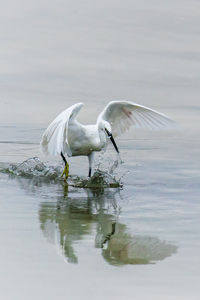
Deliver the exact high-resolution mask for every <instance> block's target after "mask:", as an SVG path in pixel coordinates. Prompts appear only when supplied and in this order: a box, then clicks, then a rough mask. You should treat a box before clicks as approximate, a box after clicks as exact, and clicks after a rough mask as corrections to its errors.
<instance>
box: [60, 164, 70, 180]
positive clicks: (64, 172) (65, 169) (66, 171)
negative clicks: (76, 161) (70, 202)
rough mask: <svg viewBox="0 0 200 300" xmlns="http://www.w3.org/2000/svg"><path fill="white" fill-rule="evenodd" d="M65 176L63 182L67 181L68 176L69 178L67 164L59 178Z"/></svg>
mask: <svg viewBox="0 0 200 300" xmlns="http://www.w3.org/2000/svg"><path fill="white" fill-rule="evenodd" d="M64 175H65V180H67V178H68V176H69V164H68V163H66V165H65V168H64V171H63V172H62V175H61V177H63V176H64Z"/></svg>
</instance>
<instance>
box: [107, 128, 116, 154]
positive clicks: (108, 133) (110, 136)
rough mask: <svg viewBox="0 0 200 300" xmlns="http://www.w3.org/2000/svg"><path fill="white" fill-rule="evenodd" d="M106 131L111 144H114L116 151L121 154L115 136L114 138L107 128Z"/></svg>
mask: <svg viewBox="0 0 200 300" xmlns="http://www.w3.org/2000/svg"><path fill="white" fill-rule="evenodd" d="M105 131H106V133H107V135H108V136H109V138H110V140H111V142H112V143H113V146H114V147H115V150H116V151H117V153H118V154H119V149H118V148H117V145H116V143H115V140H114V138H113V136H112V133H111V132H109V131H108V130H107V129H106V128H105Z"/></svg>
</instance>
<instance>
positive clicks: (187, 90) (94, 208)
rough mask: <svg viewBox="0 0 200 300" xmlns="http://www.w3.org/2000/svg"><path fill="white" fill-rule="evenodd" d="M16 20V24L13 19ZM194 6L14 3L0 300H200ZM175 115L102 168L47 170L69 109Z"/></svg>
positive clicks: (2, 34)
mask: <svg viewBox="0 0 200 300" xmlns="http://www.w3.org/2000/svg"><path fill="white" fill-rule="evenodd" d="M10 7H12V10H11V9H10ZM199 8H200V7H199V3H198V2H197V1H193V0H192V1H190V3H188V2H187V1H181V2H180V1H178V0H176V1H168V2H165V3H164V2H163V3H162V1H157V0H151V1H146V0H142V1H140V2H137V1H129V0H127V1H125V2H124V1H123V3H122V2H121V1H112V0H111V1H101V2H97V1H91V0H88V1H85V2H84V3H82V2H81V1H76V2H72V1H61V0H60V1H57V2H56V4H55V2H54V1H48V3H47V2H46V1H29V3H27V2H26V1H23V0H22V1H20V2H19V3H17V4H16V3H15V2H14V1H12V0H9V1H7V2H6V3H4V4H2V10H1V12H0V14H1V20H2V24H3V26H1V29H0V38H1V42H2V43H1V44H2V45H1V50H0V58H1V70H0V79H1V80H0V86H1V98H0V236H1V247H0V270H1V271H0V291H1V292H0V293H1V297H2V299H5V300H18V299H19V300H24V299H50V300H54V299H58V298H59V299H66V297H68V298H70V299H102V298H104V299H109V300H110V299H133V298H136V299H139V300H140V299H141V300H143V299H147V298H148V299H152V300H160V299H166V300H169V299H170V300H171V299H176V300H177V299H180V300H182V299H192V300H196V299H199V277H200V270H199V246H200V239H199V225H200V221H199V219H200V218H199V217H200V203H199V195H200V160H199V148H200V141H199V138H198V137H199V131H200V126H199V110H200V103H199V92H200V90H199V86H200V85H199V81H200V78H199V74H200V72H199V67H200V65H199V50H200V49H199V46H200V44H199V28H200V27H199V25H200V24H199V22H200V21H199V20H200V18H199V14H200V13H199V12H200V10H199ZM113 99H128V100H133V101H136V102H138V103H141V104H144V105H147V106H149V107H152V108H155V109H157V110H160V111H161V112H163V113H166V114H169V115H170V116H171V117H172V118H173V119H175V120H176V121H177V122H178V124H179V125H180V127H181V130H179V131H178V130H177V131H174V132H170V131H169V132H155V133H153V132H147V131H144V130H141V131H134V130H131V131H130V132H129V133H128V134H126V135H124V136H122V137H120V138H118V139H116V142H117V145H118V147H119V149H120V152H121V157H122V160H123V164H118V166H116V164H115V162H116V155H115V153H114V151H113V148H112V147H111V146H109V147H108V151H107V152H106V153H105V154H99V155H97V157H96V169H97V171H96V173H95V175H94V176H93V178H92V179H91V180H88V179H87V178H86V174H87V173H88V162H87V159H86V158H83V157H76V158H71V159H69V165H70V178H69V180H68V182H67V183H66V182H64V181H63V180H62V179H61V178H60V175H61V173H62V168H63V165H62V162H61V160H60V159H59V158H56V159H55V158H53V157H50V158H48V159H47V158H45V157H43V156H42V154H41V153H40V152H39V141H40V138H41V135H42V133H43V131H44V129H45V127H46V126H47V125H48V123H49V122H50V121H51V120H52V119H53V118H54V117H55V116H56V115H57V114H58V113H59V112H60V111H62V110H63V109H65V108H66V107H68V106H70V105H72V104H74V103H75V102H80V101H83V102H84V103H85V107H83V109H82V111H81V112H80V118H79V119H80V121H82V122H83V123H88V122H91V123H93V122H95V120H96V117H97V115H98V113H99V112H100V111H101V110H102V109H103V107H104V106H105V105H106V103H107V102H108V101H109V100H113Z"/></svg>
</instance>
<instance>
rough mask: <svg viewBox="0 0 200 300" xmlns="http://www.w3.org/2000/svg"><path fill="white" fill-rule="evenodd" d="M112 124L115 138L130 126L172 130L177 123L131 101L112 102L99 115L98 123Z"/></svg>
mask: <svg viewBox="0 0 200 300" xmlns="http://www.w3.org/2000/svg"><path fill="white" fill-rule="evenodd" d="M101 120H105V121H107V122H109V123H110V125H111V128H112V134H113V136H118V135H121V134H122V133H124V132H125V131H127V130H128V129H129V128H130V126H134V127H135V128H147V129H152V130H158V129H172V128H175V127H176V123H175V122H174V121H173V120H172V119H170V118H169V117H168V116H166V115H164V114H162V113H159V112H157V111H156V110H153V109H150V108H148V107H145V106H142V105H139V104H136V103H134V102H129V101H111V102H109V103H108V105H107V106H106V107H105V109H104V110H103V111H102V112H101V114H100V115H99V117H98V119H97V122H100V121H101Z"/></svg>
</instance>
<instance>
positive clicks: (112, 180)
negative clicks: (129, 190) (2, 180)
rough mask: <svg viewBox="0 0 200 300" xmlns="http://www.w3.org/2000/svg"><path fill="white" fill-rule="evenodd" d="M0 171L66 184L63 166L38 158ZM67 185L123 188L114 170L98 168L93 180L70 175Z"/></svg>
mask: <svg viewBox="0 0 200 300" xmlns="http://www.w3.org/2000/svg"><path fill="white" fill-rule="evenodd" d="M117 165H118V164H117V163H116V162H114V164H113V166H114V167H113V169H114V168H115V169H116V167H117ZM0 171H1V172H3V173H7V174H11V175H14V176H20V177H26V178H32V179H35V180H40V181H45V182H49V183H58V182H65V181H64V179H63V178H62V177H61V174H62V172H63V166H62V165H56V166H52V165H48V164H45V163H43V162H42V161H41V160H40V159H39V158H38V157H33V158H29V159H27V160H25V161H24V162H22V163H21V164H8V165H7V166H5V165H4V166H2V167H1V169H0ZM66 184H68V185H69V186H74V187H80V188H106V187H107V188H119V187H122V186H123V184H122V182H121V180H120V179H117V178H116V177H115V176H114V175H113V170H112V172H109V170H106V171H102V170H100V169H98V168H97V169H96V170H95V172H94V174H93V176H92V177H91V178H86V177H80V176H76V175H69V178H68V179H67V182H66Z"/></svg>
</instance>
